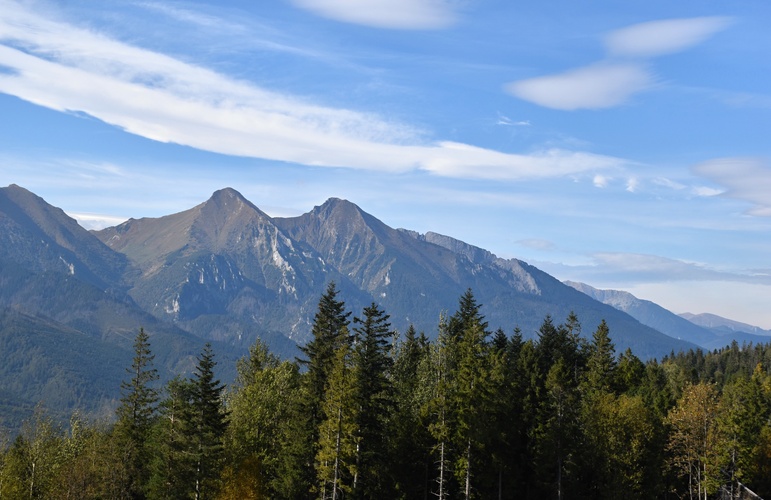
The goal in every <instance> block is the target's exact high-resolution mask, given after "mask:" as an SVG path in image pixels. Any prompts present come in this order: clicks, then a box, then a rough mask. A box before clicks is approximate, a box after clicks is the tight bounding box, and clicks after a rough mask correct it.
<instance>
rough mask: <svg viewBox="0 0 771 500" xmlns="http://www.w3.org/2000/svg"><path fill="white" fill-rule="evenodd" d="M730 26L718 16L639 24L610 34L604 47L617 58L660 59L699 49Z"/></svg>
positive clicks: (728, 22)
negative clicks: (664, 56)
mask: <svg viewBox="0 0 771 500" xmlns="http://www.w3.org/2000/svg"><path fill="white" fill-rule="evenodd" d="M731 23H732V19H731V18H729V17H718V16H714V17H694V18H689V19H664V20H660V21H651V22H647V23H640V24H635V25H633V26H629V27H626V28H622V29H619V30H616V31H613V32H611V33H609V34H608V35H607V36H606V37H605V46H606V47H607V50H608V53H609V54H610V55H611V56H616V57H619V56H620V57H656V56H662V55H665V54H672V53H675V52H680V51H683V50H685V49H688V48H690V47H693V46H695V45H698V44H700V43H702V42H704V41H705V40H707V39H708V38H709V37H711V36H712V35H714V34H715V33H717V32H719V31H722V30H724V29H725V28H727V27H728V26H729V25H730V24H731Z"/></svg>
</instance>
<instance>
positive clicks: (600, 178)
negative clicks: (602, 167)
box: [592, 175, 609, 188]
mask: <svg viewBox="0 0 771 500" xmlns="http://www.w3.org/2000/svg"><path fill="white" fill-rule="evenodd" d="M608 181H609V179H608V178H607V177H605V176H604V175H595V176H594V179H593V181H592V182H593V183H594V187H598V188H604V187H608Z"/></svg>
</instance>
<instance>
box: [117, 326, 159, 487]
mask: <svg viewBox="0 0 771 500" xmlns="http://www.w3.org/2000/svg"><path fill="white" fill-rule="evenodd" d="M149 339H150V337H149V335H147V333H145V330H144V328H140V329H139V333H138V334H137V336H136V339H135V340H134V358H133V361H132V364H131V367H130V368H127V369H126V371H127V372H128V373H129V374H130V375H131V379H130V380H128V381H124V382H123V383H121V392H122V393H123V396H122V397H121V399H120V402H121V404H120V406H119V407H118V409H117V410H116V414H117V416H118V421H117V423H116V425H115V435H116V439H117V440H118V442H119V443H120V446H121V447H122V448H123V449H124V451H125V457H124V463H125V465H126V467H127V469H128V481H129V483H128V484H127V485H126V486H125V487H126V490H127V491H128V493H129V495H130V496H131V497H132V498H143V497H144V495H145V488H146V483H147V480H148V479H149V470H148V467H147V464H148V457H149V451H148V450H147V439H148V436H149V432H150V428H151V426H152V423H153V416H154V415H155V411H156V403H157V401H158V393H157V391H156V390H155V389H154V388H153V387H152V384H153V382H155V381H156V380H158V371H157V370H156V369H155V368H153V366H152V364H153V359H154V358H155V356H154V355H153V354H151V351H150V341H149Z"/></svg>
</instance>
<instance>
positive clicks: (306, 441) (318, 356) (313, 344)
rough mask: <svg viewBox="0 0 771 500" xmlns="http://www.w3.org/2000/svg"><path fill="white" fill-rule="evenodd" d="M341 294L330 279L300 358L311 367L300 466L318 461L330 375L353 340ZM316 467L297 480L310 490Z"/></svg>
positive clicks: (298, 456)
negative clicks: (339, 298) (338, 355)
mask: <svg viewBox="0 0 771 500" xmlns="http://www.w3.org/2000/svg"><path fill="white" fill-rule="evenodd" d="M338 293H339V292H338V290H337V287H336V285H335V283H334V281H333V282H330V283H329V285H328V286H327V290H326V293H324V295H322V297H321V299H319V305H318V311H317V312H316V315H315V317H314V320H313V328H312V330H311V334H312V336H313V338H312V339H311V340H310V342H308V343H307V344H306V345H305V346H304V347H301V348H300V350H301V351H302V353H303V355H304V356H305V358H304V359H298V360H297V361H298V363H299V364H300V365H301V366H303V367H305V368H306V369H307V371H306V373H305V374H304V375H303V386H304V387H303V391H304V392H305V395H304V401H303V402H302V403H301V407H300V408H298V414H299V416H300V418H301V419H302V422H301V423H302V427H303V428H300V429H298V430H297V431H298V432H297V433H296V434H297V436H296V439H297V442H296V444H295V446H294V450H295V452H296V454H295V457H294V462H295V463H296V464H298V465H302V464H314V460H315V457H316V455H317V452H318V444H319V426H320V425H321V422H323V421H324V419H325V418H327V415H325V414H324V411H323V408H322V403H323V401H324V393H325V391H326V388H327V383H328V379H329V375H330V373H331V372H332V368H333V366H334V363H335V354H336V353H337V351H338V350H339V349H340V347H342V346H343V345H344V344H350V342H351V339H350V337H349V330H348V325H349V320H348V317H349V316H350V315H351V313H350V311H348V312H347V311H346V310H345V303H344V302H343V301H342V300H338V298H337V296H338ZM303 455H304V456H303ZM316 466H317V464H314V466H313V467H312V468H308V467H307V466H303V467H302V468H301V469H300V470H301V471H304V472H305V474H304V477H303V478H297V479H298V481H299V482H301V483H303V484H304V485H305V487H306V488H307V489H310V488H311V485H312V484H314V482H315V479H316V476H317V471H315V467H316Z"/></svg>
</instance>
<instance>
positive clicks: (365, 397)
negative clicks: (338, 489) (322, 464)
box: [353, 302, 394, 498]
mask: <svg viewBox="0 0 771 500" xmlns="http://www.w3.org/2000/svg"><path fill="white" fill-rule="evenodd" d="M388 319H389V316H388V314H386V313H385V312H384V311H383V310H382V309H380V308H379V307H378V306H377V304H375V303H374V302H373V303H372V304H371V305H370V306H369V307H365V308H364V311H363V318H358V317H357V318H354V320H353V321H354V324H355V325H356V327H355V328H354V344H355V358H354V359H355V362H356V365H357V370H358V377H357V381H358V384H357V390H356V399H357V403H358V406H359V409H358V415H357V417H358V418H357V424H358V425H357V432H358V443H357V445H358V447H357V477H356V480H355V495H356V496H357V497H358V498H383V497H384V496H389V495H388V492H387V491H385V488H386V487H387V486H388V485H390V484H392V483H393V481H392V479H391V478H390V477H389V472H390V469H389V463H388V462H387V460H386V456H387V455H386V454H385V453H383V451H384V450H386V448H387V435H386V430H387V428H386V424H387V422H388V421H389V420H390V417H391V414H392V412H393V408H394V391H393V385H392V382H391V375H392V373H391V371H392V368H393V359H392V358H391V356H390V350H391V343H392V341H393V338H394V332H393V331H392V330H391V324H390V323H389V322H388Z"/></svg>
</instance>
